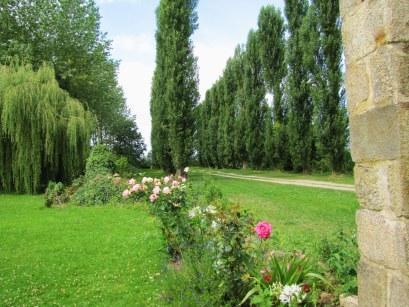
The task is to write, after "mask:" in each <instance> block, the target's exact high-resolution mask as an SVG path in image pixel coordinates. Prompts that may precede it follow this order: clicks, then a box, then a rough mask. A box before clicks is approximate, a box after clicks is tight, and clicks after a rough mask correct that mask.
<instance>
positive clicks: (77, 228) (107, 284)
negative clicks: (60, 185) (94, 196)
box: [0, 195, 167, 306]
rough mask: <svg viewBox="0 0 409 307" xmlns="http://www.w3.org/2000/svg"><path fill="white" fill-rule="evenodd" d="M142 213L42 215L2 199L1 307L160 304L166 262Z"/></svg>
mask: <svg viewBox="0 0 409 307" xmlns="http://www.w3.org/2000/svg"><path fill="white" fill-rule="evenodd" d="M163 247H164V242H163V239H162V235H161V233H160V230H159V227H158V222H157V221H156V220H155V219H154V218H153V217H151V216H149V215H148V214H147V210H145V209H143V208H142V207H138V206H134V207H108V208H96V207H85V208H81V207H71V206H69V207H66V208H52V209H46V208H45V207H44V205H43V198H42V197H41V196H17V195H0V305H1V306H45V305H47V306H49V305H56V306H62V305H64V306H74V305H76V306H158V305H160V303H159V302H160V291H161V286H160V284H161V276H160V275H159V274H160V272H161V271H162V269H163V268H164V266H165V265H166V263H167V256H166V254H165V252H164V250H163Z"/></svg>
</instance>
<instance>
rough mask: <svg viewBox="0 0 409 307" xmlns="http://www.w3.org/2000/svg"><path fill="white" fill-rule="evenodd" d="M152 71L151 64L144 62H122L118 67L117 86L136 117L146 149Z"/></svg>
mask: <svg viewBox="0 0 409 307" xmlns="http://www.w3.org/2000/svg"><path fill="white" fill-rule="evenodd" d="M153 70H154V65H153V63H146V62H144V61H123V62H121V65H120V67H119V84H120V85H121V86H122V88H123V90H124V94H125V97H126V99H127V105H128V107H129V108H130V109H131V111H132V113H133V114H134V115H136V122H137V123H138V127H139V130H140V132H141V133H142V136H143V137H144V139H145V143H146V144H147V145H148V148H150V134H151V117H150V110H149V100H150V94H151V81H152V75H153Z"/></svg>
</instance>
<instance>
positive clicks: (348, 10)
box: [339, 0, 364, 17]
mask: <svg viewBox="0 0 409 307" xmlns="http://www.w3.org/2000/svg"><path fill="white" fill-rule="evenodd" d="M363 4H364V3H363V1H362V0H340V1H339V10H340V15H341V16H342V17H344V16H345V15H347V14H348V15H351V14H353V13H354V11H355V10H356V9H357V8H358V7H359V5H363Z"/></svg>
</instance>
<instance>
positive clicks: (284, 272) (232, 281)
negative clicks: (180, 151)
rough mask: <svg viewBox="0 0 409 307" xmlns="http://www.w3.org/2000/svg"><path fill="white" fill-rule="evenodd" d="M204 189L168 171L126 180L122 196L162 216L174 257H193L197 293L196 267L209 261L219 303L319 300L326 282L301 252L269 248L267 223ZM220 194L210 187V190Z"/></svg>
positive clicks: (292, 303)
mask: <svg viewBox="0 0 409 307" xmlns="http://www.w3.org/2000/svg"><path fill="white" fill-rule="evenodd" d="M185 172H186V173H187V172H188V169H185ZM210 190H211V189H210ZM205 193H206V192H205V191H200V192H197V191H195V190H194V188H192V186H191V185H190V184H189V183H188V182H187V180H186V178H185V177H176V176H172V175H170V176H166V177H163V178H161V179H157V178H150V177H144V178H142V180H141V181H140V182H137V181H136V180H135V179H130V180H129V181H128V186H127V188H126V189H125V190H124V191H123V193H122V197H123V198H124V199H125V200H126V201H128V202H134V201H141V200H144V201H146V202H148V203H149V208H150V211H151V212H152V214H154V215H155V216H157V217H158V218H159V220H160V221H161V224H162V231H163V234H164V237H165V240H166V243H167V249H168V252H169V253H170V255H171V256H172V258H173V260H174V261H179V260H181V259H182V258H183V256H184V255H189V259H192V257H193V262H192V263H191V265H192V266H193V267H195V266H196V268H197V269H196V270H195V269H193V271H194V272H196V273H195V274H192V276H191V280H190V281H189V283H190V284H191V285H197V286H196V287H193V288H194V289H195V291H197V293H196V294H197V296H200V295H203V293H206V289H203V285H202V281H201V280H200V278H203V277H197V276H200V274H197V273H200V271H202V270H203V268H202V267H201V268H200V269H198V268H199V264H202V263H205V262H206V263H207V262H208V263H209V270H207V271H210V272H211V273H210V275H212V276H213V277H212V278H210V279H211V280H214V287H218V289H221V288H222V289H223V294H222V295H221V296H220V301H219V303H220V304H223V305H236V306H237V305H238V304H242V305H248V304H250V303H251V304H252V305H257V306H272V305H273V306H286V305H287V306H296V305H304V306H310V305H311V306H314V305H318V304H319V303H320V293H321V292H322V290H323V289H325V288H326V287H327V282H326V280H325V279H324V278H323V277H322V276H321V275H320V274H318V273H316V268H315V267H314V266H313V265H312V263H311V262H310V260H309V259H308V258H307V257H306V256H304V255H302V254H298V253H291V254H284V253H277V252H272V251H271V250H270V248H269V245H268V243H267V241H268V240H269V239H270V237H271V236H272V235H273V232H272V231H273V229H272V226H271V224H270V223H268V222H267V221H261V222H259V223H257V225H255V223H254V219H253V217H252V216H251V214H249V213H248V212H246V211H242V210H240V208H239V207H238V206H232V205H229V204H227V203H226V202H225V201H223V200H222V199H221V198H220V197H203V194H205ZM219 194H220V193H215V191H214V190H211V195H219ZM192 255H193V256H192ZM205 257H206V259H205ZM193 275H195V276H193ZM211 283H212V282H210V283H209V284H211ZM206 287H210V288H211V287H212V286H209V285H206ZM207 290H209V291H210V292H211V291H212V289H207ZM215 291H216V290H215ZM170 296H171V297H172V295H170ZM171 299H175V297H173V298H171ZM212 303H213V304H215V303H214V301H213V302H212Z"/></svg>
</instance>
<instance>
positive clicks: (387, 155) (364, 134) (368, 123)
mask: <svg viewBox="0 0 409 307" xmlns="http://www.w3.org/2000/svg"><path fill="white" fill-rule="evenodd" d="M398 118H399V107H398V106H397V105H388V106H385V107H382V108H374V109H371V110H369V111H367V112H364V113H362V114H358V115H356V114H355V115H354V114H351V116H350V130H351V145H352V146H351V149H352V150H351V153H352V158H353V160H354V161H355V162H362V161H376V160H393V159H398V158H399V157H400V155H401V154H400V139H399V130H400V123H399V120H397V119H398Z"/></svg>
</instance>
